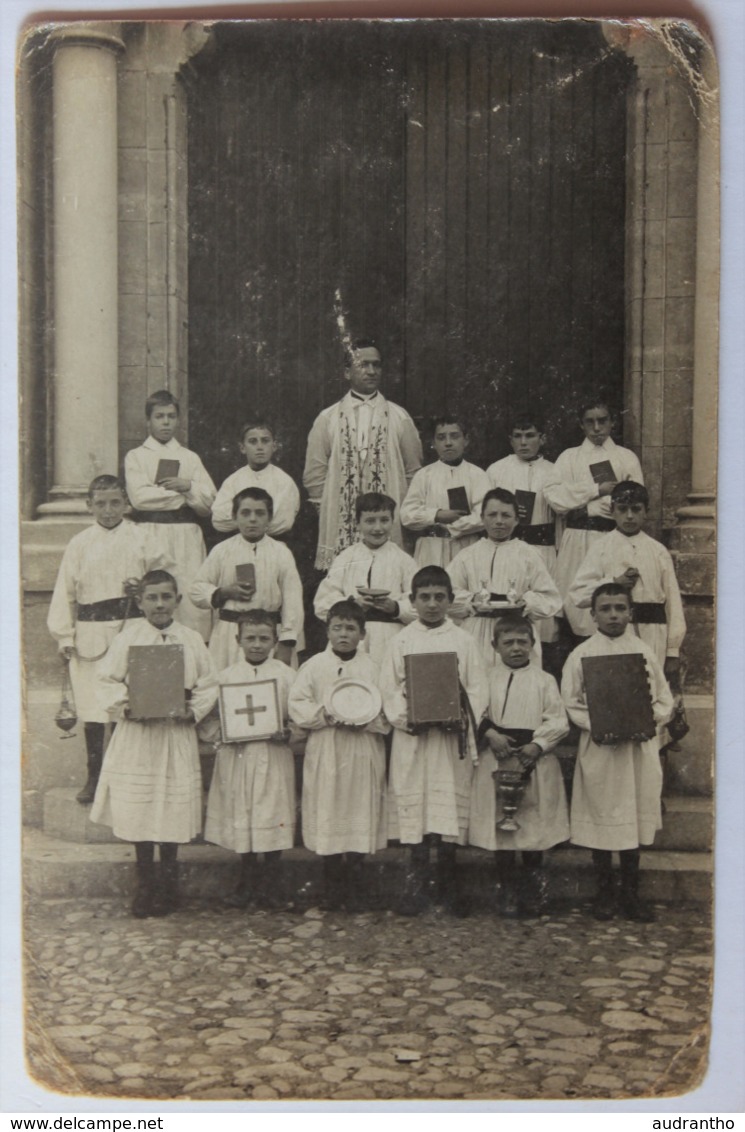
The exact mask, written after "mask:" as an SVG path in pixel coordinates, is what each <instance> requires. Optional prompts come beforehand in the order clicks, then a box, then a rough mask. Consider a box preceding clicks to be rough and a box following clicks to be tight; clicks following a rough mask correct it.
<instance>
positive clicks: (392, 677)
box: [380, 620, 487, 845]
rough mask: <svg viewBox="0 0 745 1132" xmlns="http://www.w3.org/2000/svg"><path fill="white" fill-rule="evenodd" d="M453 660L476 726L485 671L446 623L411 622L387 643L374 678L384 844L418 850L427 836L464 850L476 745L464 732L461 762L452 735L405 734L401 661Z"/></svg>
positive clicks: (465, 637) (471, 647)
mask: <svg viewBox="0 0 745 1132" xmlns="http://www.w3.org/2000/svg"><path fill="white" fill-rule="evenodd" d="M431 652H454V653H456V654H457V657H458V671H459V677H460V682H461V684H462V686H463V688H464V689H465V691H466V694H467V696H468V699H469V702H470V704H471V708H472V711H473V714H474V717H475V719H476V721H477V722H478V720H480V719H481V716H482V715H483V713H484V710H485V708H486V703H487V686H486V678H485V674H484V665H483V662H482V660H481V656H480V654H479V650H478V647H477V645H476V644H475V642H474V640H473V638H472V637H471V636H470V635H469V634H468V633H464V632H463V630H462V629H459V628H458V627H457V625H454V624H453V623H452V621H450V620H446V621H445V622H444V623H443V624H442V625H439V626H437V627H436V628H432V629H430V628H427V626H426V625H424V624H423V623H422V622H421V621H414V622H413V623H412V624H411V625H407V626H406V628H405V629H402V630H401V632H400V633H399V634H398V636H397V637H394V639H393V640H392V641H391V643H390V645H389V646H388V649H387V652H386V654H385V657H384V660H383V664H382V667H381V673H380V687H381V691H382V693H383V709H384V711H385V714H386V716H387V717H388V719H389V720H390V722H391V724H392V725H393V728H394V731H393V747H392V751H391V765H390V775H389V786H388V808H389V814H390V817H389V824H388V830H389V836H390V837H392V838H398V839H400V840H401V841H402V842H406V843H409V844H417V843H419V842H420V841H422V839H423V838H424V836H425V834H427V833H439V834H441V835H442V837H443V839H444V840H445V841H453V842H457V843H459V844H460V845H465V843H466V836H467V832H468V819H469V810H470V800H471V777H472V774H473V759H474V758H475V756H476V743H475V737H474V736H473V734H472V728H471V727H469V729H468V734H467V740H466V752H465V757H463V758H461V757H460V754H459V743H458V735H457V734H455V733H454V732H452V731H445V730H444V729H443V728H441V727H429V728H427V729H426V730H424V731H421V732H420V733H419V734H418V735H411V734H409V732H408V731H407V727H408V715H407V703H406V679H405V661H404V657H406V656H407V655H410V654H412V653H431Z"/></svg>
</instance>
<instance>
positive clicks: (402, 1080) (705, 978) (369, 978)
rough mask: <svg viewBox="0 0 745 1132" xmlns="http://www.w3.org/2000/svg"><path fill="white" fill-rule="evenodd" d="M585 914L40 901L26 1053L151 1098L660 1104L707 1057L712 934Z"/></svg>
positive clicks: (31, 957) (33, 916)
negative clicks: (142, 908)
mask: <svg viewBox="0 0 745 1132" xmlns="http://www.w3.org/2000/svg"><path fill="white" fill-rule="evenodd" d="M658 917H659V922H658V923H656V924H630V923H626V922H625V921H620V920H615V921H613V922H611V923H607V924H605V923H603V924H598V923H596V922H595V921H594V920H592V919H591V918H590V917H589V916H588V915H587V914H586V913H585V912H583V911H581V910H576V909H574V910H566V911H565V912H562V913H558V914H553V915H551V916H543V917H542V918H541V919H540V920H534V921H521V922H508V923H506V922H504V921H499V920H497V919H496V918H495V917H494V916H492V915H490V914H487V913H486V912H484V913H481V914H479V915H475V916H473V917H471V918H470V919H468V920H453V919H451V918H449V917H447V916H445V915H443V914H440V913H438V912H434V911H433V912H430V913H428V914H427V915H426V916H423V917H420V918H419V919H417V920H413V921H412V920H402V919H400V918H398V917H395V916H393V915H392V914H391V913H390V912H373V913H366V914H364V915H345V914H343V913H326V914H324V913H321V912H320V911H318V910H317V909H309V910H308V911H307V912H306V913H305V914H304V915H292V914H289V913H277V912H253V911H249V912H238V911H229V910H223V909H222V908H219V907H217V906H208V905H205V904H204V903H202V904H197V903H194V904H192V905H191V906H189V907H187V908H186V909H185V910H182V911H180V912H179V913H176V914H174V915H172V916H170V917H168V918H167V919H151V920H145V921H138V920H134V919H132V918H131V917H130V916H129V914H128V912H127V909H126V908H125V907H123V906H122V905H121V903H120V902H114V901H105V900H92V899H91V900H86V901H83V902H80V901H77V902H73V901H67V900H37V901H35V902H34V905H33V907H32V909H31V910H30V911H29V913H28V916H27V920H26V946H27V956H28V958H27V966H26V975H27V999H26V1001H27V1011H28V1019H29V1024H28V1027H27V1035H28V1043H27V1044H28V1057H29V1065H30V1069H31V1072H32V1074H33V1075H34V1076H36V1077H37V1079H40V1080H42V1082H46V1083H47V1084H48V1085H50V1086H51V1087H53V1088H55V1089H57V1090H58V1091H65V1092H67V1091H70V1092H87V1093H91V1094H93V1095H97V1096H101V1097H115V1096H116V1097H144V1098H153V1099H156V1098H158V1099H163V1100H167V1099H174V1098H176V1099H179V1098H180V1099H186V1098H190V1099H195V1100H196V1099H200V1098H201V1099H205V1100H233V1099H235V1100H250V1099H261V1100H268V1099H274V1098H277V1099H295V1098H297V1099H305V1098H316V1099H334V1100H357V1099H370V1098H377V1099H381V1100H382V1099H390V1098H408V1099H411V1100H416V1099H425V1098H428V1099H451V1098H453V1099H464V1100H466V1099H468V1100H475V1099H478V1100H490V1099H495V1100H506V1099H526V1098H534V1099H549V1098H552V1099H553V1098H576V1099H583V1098H584V1099H588V1098H594V1099H598V1098H608V1097H628V1096H632V1097H633V1096H666V1095H671V1094H673V1095H674V1094H680V1093H685V1092H688V1091H689V1090H690V1089H692V1088H694V1087H695V1086H696V1085H697V1084H698V1083H699V1082H700V1079H701V1077H702V1075H703V1073H704V1071H705V1065H706V1056H707V1042H708V1016H709V1008H710V975H711V938H710V931H709V927H708V924H706V923H705V920H704V918H703V913H702V911H701V910H700V909H685V908H680V907H675V908H668V907H666V908H662V907H658Z"/></svg>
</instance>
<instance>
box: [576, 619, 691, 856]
mask: <svg viewBox="0 0 745 1132" xmlns="http://www.w3.org/2000/svg"><path fill="white" fill-rule="evenodd" d="M623 653H641V655H642V656H643V657H644V661H645V664H646V668H647V675H648V677H649V683H650V689H651V693H652V709H653V713H654V719H655V723H656V724H657V725H658V728H659V727H660V726H662V725H664V724H665V723H667V721H668V720H669V719H670V716H671V715H672V710H673V697H672V694H671V692H670V689H669V687H668V684H667V681H666V680H665V677H664V675H663V672H662V669H661V667H660V665H659V663H658V662H657V658H656V657H655V655H654V652H653V651H652V649H651V648H650V647H649V646H648V645H646V644H645V643H644V641H641V640H640V639H639V638H638V637H637V636H636V635H635V634H634V632H633V630H632V629H631V627H630V626H629V627H627V629H626V631H625V633H624V634H623V636H621V637H617V638H611V637H606V636H605V635H604V634H603V633H598V632H596V633H595V634H594V635H593V636H592V637H590V638H589V639H588V640H586V641H583V642H582V644H581V645H579V647H578V648H576V649H575V650H574V652H572V653H570V655H569V657H568V659H567V662H566V664H565V666H564V673H563V676H562V681H561V694H562V697H563V699H564V705H565V707H566V709H567V712H568V714H569V718H570V719H571V720H572V722H573V723H576V725H577V726H578V727H579V728H580V732H581V734H580V740H579V749H578V751H577V763H576V766H575V768H574V782H573V787H572V805H571V812H570V825H571V840H572V841H573V842H574V844H575V845H586V846H588V848H590V849H619V850H620V849H636V848H637V846H639V845H651V844H652V842H653V841H654V835H655V833H656V832H657V830H658V829H662V813H661V807H660V795H661V793H662V769H661V767H660V754H659V743H658V741H657V738H656V737H655V738H654V739H649V740H647V741H646V742H644V743H632V742H625V743H615V744H613V745H605V744H599V743H595V742H594V741H593V738H592V735H591V734H590V715H589V712H588V710H587V699H586V695H585V683H584V677H583V672H582V658H583V657H589V656H613V655H618V654H623Z"/></svg>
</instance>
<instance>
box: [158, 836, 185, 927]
mask: <svg viewBox="0 0 745 1132" xmlns="http://www.w3.org/2000/svg"><path fill="white" fill-rule="evenodd" d="M177 854H178V844H177V843H176V842H175V841H161V843H160V871H159V873H158V880H157V883H156V885H155V896H154V901H153V912H154V915H159V916H167V915H168V914H169V912H175V911H176V909H177V908H178V907H179V904H180V899H179V877H178V861H177V860H176V857H177Z"/></svg>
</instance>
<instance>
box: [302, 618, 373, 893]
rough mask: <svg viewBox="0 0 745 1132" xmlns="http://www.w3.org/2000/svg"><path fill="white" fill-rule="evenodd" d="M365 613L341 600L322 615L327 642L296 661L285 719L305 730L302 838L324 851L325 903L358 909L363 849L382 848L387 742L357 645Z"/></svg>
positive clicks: (369, 665) (368, 664) (369, 664)
mask: <svg viewBox="0 0 745 1132" xmlns="http://www.w3.org/2000/svg"><path fill="white" fill-rule="evenodd" d="M364 636H365V615H364V613H363V611H362V609H361V608H360V607H359V606H358V605H356V604H355V603H353V602H347V601H341V602H337V603H336V604H335V605H333V606H332V607H331V609H330V610H329V615H328V640H329V643H328V646H327V648H326V649H325V651H324V652H322V653H317V654H316V656H312V657H311V658H310V660H308V661H306V663H305V664H304V665H303V666H302V667H301V669H300V671H299V672H298V674H297V679H296V681H295V683H294V685H293V686H292V688H291V690H290V696H289V712H290V719H291V720H292V721H293V723H296V724H297V725H298V726H299V727H301V728H303V730H304V731H307V732H308V741H307V745H306V748H305V761H304V764H303V801H302V816H303V822H302V827H303V844H304V845H305V846H306V848H307V849H310V850H312V852H314V853H318V854H319V855H320V856H322V857H323V882H324V906H325V907H326V908H328V909H330V910H333V909H338V908H341V907H346V909H347V911H350V912H356V911H362V910H363V909H364V906H365V902H364V899H363V892H362V884H361V873H362V861H363V858H364V856H365V854H366V853H374V852H376V850H378V849H384V848H385V845H386V829H387V813H386V786H385V745H384V741H383V736H384V735H385V734H386V733H387V732H388V731H390V725H389V724H388V722H387V721H386V719H385V716H384V715H383V714H382V702H381V697H380V692H379V691H378V666H377V664H375V662H374V661H373V660H372V659H371V658H370V657H369V656H368V655H367V653H364V652H362V650H361V649H360V643H361V641H362V640H363V638H364Z"/></svg>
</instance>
